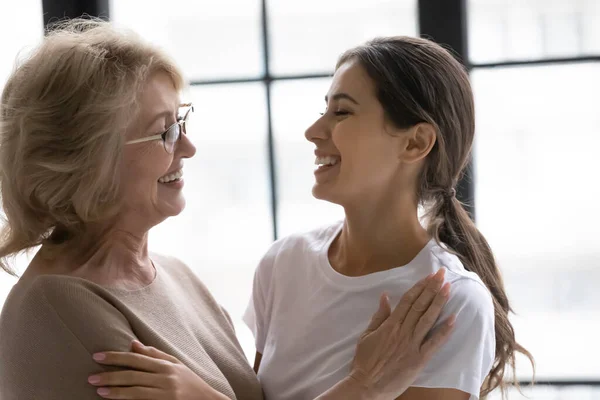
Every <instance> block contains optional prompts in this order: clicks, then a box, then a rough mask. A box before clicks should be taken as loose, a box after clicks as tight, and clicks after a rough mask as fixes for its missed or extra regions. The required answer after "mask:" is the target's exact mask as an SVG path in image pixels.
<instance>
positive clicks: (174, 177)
mask: <svg viewBox="0 0 600 400" xmlns="http://www.w3.org/2000/svg"><path fill="white" fill-rule="evenodd" d="M182 176H183V170H182V169H180V170H179V171H175V172H173V173H172V174H169V175H165V176H163V177H160V178H159V179H158V181H159V182H160V183H169V182H172V181H175V180H177V179H180V178H181V177H182Z"/></svg>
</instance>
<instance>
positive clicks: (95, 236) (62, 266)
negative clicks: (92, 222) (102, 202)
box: [40, 227, 155, 288]
mask: <svg viewBox="0 0 600 400" xmlns="http://www.w3.org/2000/svg"><path fill="white" fill-rule="evenodd" d="M75 242H76V243H75ZM42 250H43V249H42ZM43 254H44V252H42V254H40V255H41V256H42V257H43ZM52 258H53V260H52V264H53V265H54V266H56V268H58V269H59V270H60V272H61V273H64V274H68V275H73V276H78V277H82V278H86V279H89V280H91V281H93V282H95V283H98V284H100V285H107V286H115V285H116V286H122V287H126V288H138V287H140V286H144V285H147V284H148V283H150V282H152V280H153V279H154V274H155V270H154V266H153V264H152V261H151V260H150V257H149V256H148V233H147V232H144V233H139V234H138V233H134V232H131V231H128V230H122V229H119V228H116V227H113V228H111V229H99V228H97V227H93V228H90V229H88V230H87V231H86V234H85V235H84V236H83V237H80V238H77V239H76V240H74V241H73V245H67V246H66V251H65V252H63V254H60V255H58V256H56V257H54V256H53V257H52Z"/></svg>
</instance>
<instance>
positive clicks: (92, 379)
mask: <svg viewBox="0 0 600 400" xmlns="http://www.w3.org/2000/svg"><path fill="white" fill-rule="evenodd" d="M88 382H89V383H91V384H94V383H98V382H100V377H99V376H98V375H92V376H90V377H88Z"/></svg>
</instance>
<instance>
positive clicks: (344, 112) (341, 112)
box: [319, 110, 351, 117]
mask: <svg viewBox="0 0 600 400" xmlns="http://www.w3.org/2000/svg"><path fill="white" fill-rule="evenodd" d="M326 113H327V112H321V113H319V114H321V115H325V114H326ZM350 114H351V113H350V111H345V110H339V111H334V112H333V115H335V116H336V117H344V116H346V115H350Z"/></svg>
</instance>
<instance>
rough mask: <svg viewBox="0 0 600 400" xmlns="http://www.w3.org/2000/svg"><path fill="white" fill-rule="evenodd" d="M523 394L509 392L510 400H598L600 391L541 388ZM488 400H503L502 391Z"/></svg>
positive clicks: (525, 389) (582, 387) (529, 388)
mask: <svg viewBox="0 0 600 400" xmlns="http://www.w3.org/2000/svg"><path fill="white" fill-rule="evenodd" d="M522 392H523V393H519V391H518V390H516V389H511V390H509V391H508V396H507V398H508V399H510V400H598V399H600V389H599V388H596V387H589V386H565V387H555V386H541V385H536V386H534V387H533V388H532V387H524V388H522ZM488 400H503V399H502V396H500V391H496V392H494V393H493V394H491V395H490V396H489V398H488Z"/></svg>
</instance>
